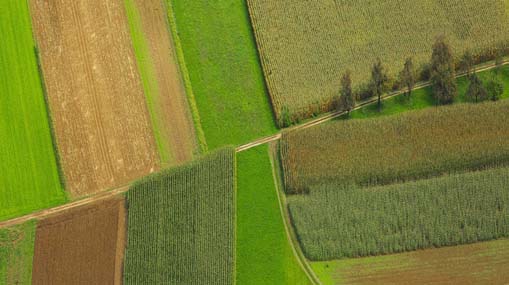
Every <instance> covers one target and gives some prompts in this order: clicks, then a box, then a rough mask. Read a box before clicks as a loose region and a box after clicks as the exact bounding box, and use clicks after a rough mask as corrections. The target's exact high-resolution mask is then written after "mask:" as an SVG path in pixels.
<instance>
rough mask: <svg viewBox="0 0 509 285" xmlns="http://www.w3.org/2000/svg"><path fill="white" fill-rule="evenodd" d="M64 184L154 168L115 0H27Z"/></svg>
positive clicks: (95, 183)
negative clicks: (29, 5) (28, 0)
mask: <svg viewBox="0 0 509 285" xmlns="http://www.w3.org/2000/svg"><path fill="white" fill-rule="evenodd" d="M30 3H31V12H32V19H33V24H34V25H33V26H34V33H35V37H36V39H37V44H38V47H39V51H40V59H41V64H42V69H43V73H44V79H45V83H46V89H47V95H48V99H49V105H50V111H51V114H52V119H53V124H54V128H55V134H56V138H57V144H58V149H59V153H60V157H61V160H62V165H63V172H64V174H65V179H66V186H67V190H68V191H69V192H70V193H71V195H72V196H73V197H79V196H83V195H86V194H91V193H95V192H98V191H100V190H104V189H107V188H112V187H116V186H119V185H122V184H125V183H127V182H128V181H131V180H133V179H135V178H138V177H141V176H143V175H145V174H148V173H150V172H152V171H154V170H155V169H156V168H157V166H158V157H157V153H156V145H155V140H154V136H153V134H152V128H151V127H152V126H151V123H150V116H149V113H148V109H147V105H146V102H145V98H144V95H143V88H142V84H141V81H140V78H139V75H138V67H137V65H136V61H135V57H134V52H133V48H132V42H131V37H130V34H129V28H128V24H127V18H126V14H125V9H124V5H123V1H122V0H106V1H99V0H89V1H84V0H79V1H71V0H31V1H30Z"/></svg>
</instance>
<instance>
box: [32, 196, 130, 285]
mask: <svg viewBox="0 0 509 285" xmlns="http://www.w3.org/2000/svg"><path fill="white" fill-rule="evenodd" d="M125 233H126V229H125V199H124V198H114V199H109V200H107V201H102V202H100V203H95V204H91V205H87V206H85V207H81V208H77V209H72V210H69V211H67V212H65V213H61V214H58V215H55V216H52V217H49V218H47V219H44V220H42V221H40V222H39V224H38V225H37V229H36V238H35V252H34V262H33V273H32V284H121V280H122V260H123V254H124V248H125V238H126V237H125Z"/></svg>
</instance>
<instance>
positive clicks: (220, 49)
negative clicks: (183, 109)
mask: <svg viewBox="0 0 509 285" xmlns="http://www.w3.org/2000/svg"><path fill="white" fill-rule="evenodd" d="M168 4H169V5H168V6H169V9H170V13H169V14H170V23H171V26H173V27H172V29H174V30H173V34H174V39H176V42H177V43H176V46H177V51H178V53H179V62H180V66H181V68H182V69H183V70H184V71H187V72H183V73H184V79H185V80H186V89H187V93H188V94H190V95H194V96H191V98H192V97H194V99H195V100H194V101H195V102H196V108H194V107H193V113H195V121H196V119H197V116H196V113H197V111H199V114H200V116H199V120H200V123H201V126H202V128H203V131H204V134H205V138H206V140H207V145H208V147H209V148H210V149H216V148H218V147H221V146H224V145H241V144H243V143H246V142H249V141H250V140H253V139H255V138H258V137H262V136H265V135H268V134H271V133H274V132H276V127H275V124H274V121H273V118H272V111H271V108H270V104H269V98H268V96H267V95H266V90H265V85H264V79H263V75H262V71H261V67H260V65H259V61H258V56H257V51H256V47H255V43H254V39H253V37H252V31H251V28H250V25H249V18H248V14H247V8H246V3H245V2H244V1H233V0H221V1H216V2H214V3H212V2H210V1H204V0H199V1H191V2H185V3H184V2H182V1H175V0H168ZM186 74H187V75H188V76H187V75H186ZM191 86H192V92H190V89H189V87H191ZM191 101H192V100H191ZM191 105H193V104H191Z"/></svg>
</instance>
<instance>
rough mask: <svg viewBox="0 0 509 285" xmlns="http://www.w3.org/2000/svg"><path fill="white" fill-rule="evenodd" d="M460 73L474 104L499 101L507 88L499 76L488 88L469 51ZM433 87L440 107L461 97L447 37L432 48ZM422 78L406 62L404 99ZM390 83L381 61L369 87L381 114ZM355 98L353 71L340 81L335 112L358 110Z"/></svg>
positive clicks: (400, 84)
mask: <svg viewBox="0 0 509 285" xmlns="http://www.w3.org/2000/svg"><path fill="white" fill-rule="evenodd" d="M502 63H503V61H502V55H501V54H498V56H497V57H496V64H497V69H496V70H497V73H498V72H500V69H501V66H502ZM459 70H461V71H464V72H465V73H466V75H467V78H468V80H469V81H470V82H469V87H468V89H467V93H466V94H465V96H466V99H467V100H469V101H471V102H481V101H484V100H488V99H490V100H494V101H496V100H498V99H499V98H500V96H501V95H502V93H503V92H504V86H503V84H502V82H500V80H499V78H498V76H493V77H492V78H490V79H489V80H488V81H487V83H486V84H484V83H483V82H482V80H481V79H480V78H479V76H478V75H477V72H476V70H475V59H474V56H473V55H472V53H471V52H470V51H468V50H467V51H466V52H465V54H464V55H463V57H462V59H461V61H460V63H459ZM426 72H427V73H429V74H428V77H429V80H430V82H431V85H432V90H433V96H434V99H435V101H436V103H437V104H438V105H444V104H451V103H453V102H454V99H455V98H456V97H457V96H458V86H457V81H456V64H455V59H454V56H453V53H452V50H451V47H450V45H449V44H448V43H447V41H446V39H445V37H443V36H441V37H438V38H437V40H436V42H435V43H434V45H433V53H432V56H431V61H430V64H429V70H427V71H426ZM418 80H419V76H418V73H417V69H416V68H415V66H414V63H413V59H412V58H411V57H410V58H407V59H406V61H405V64H404V66H403V69H402V70H401V72H400V74H399V81H398V84H397V85H395V86H397V87H399V88H401V87H402V88H404V90H405V96H406V97H407V98H408V99H409V98H410V97H411V94H412V91H413V90H414V88H415V85H416V83H417V81H418ZM389 82H390V78H389V75H388V73H387V71H386V68H385V67H384V65H383V64H382V61H381V60H380V59H379V58H378V59H377V60H376V62H375V63H374V64H373V67H372V68H371V80H370V82H369V85H368V92H367V93H369V96H370V97H371V96H374V97H377V98H378V110H379V111H381V108H382V95H383V93H384V92H386V91H387V90H388V88H387V86H388V84H389ZM356 97H357V96H356V94H355V92H354V91H353V89H352V79H351V73H350V71H346V72H345V74H344V75H343V77H342V78H341V90H340V96H339V97H338V98H337V100H336V109H337V110H338V111H346V112H348V113H350V111H351V110H352V109H353V108H354V107H355V101H356Z"/></svg>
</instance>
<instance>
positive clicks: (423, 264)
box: [312, 240, 509, 285]
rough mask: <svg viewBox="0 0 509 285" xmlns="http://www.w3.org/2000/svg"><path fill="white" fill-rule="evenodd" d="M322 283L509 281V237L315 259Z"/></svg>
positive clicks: (474, 284)
mask: <svg viewBox="0 0 509 285" xmlns="http://www.w3.org/2000/svg"><path fill="white" fill-rule="evenodd" d="M312 266H313V269H314V271H315V272H316V273H317V274H318V275H319V277H320V280H321V281H322V284H324V285H332V284H352V285H354V284H355V285H370V284H372V285H385V284H390V285H407V284H433V285H439V284H443V285H451V284H458V285H478V284H491V285H503V284H508V280H509V270H507V268H509V240H498V241H491V242H484V243H476V244H470V245H463V246H455V247H446V248H439V249H428V250H422V251H416V252H411V253H405V254H395V255H387V256H379V257H368V258H357V259H347V260H338V261H331V262H316V263H312Z"/></svg>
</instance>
